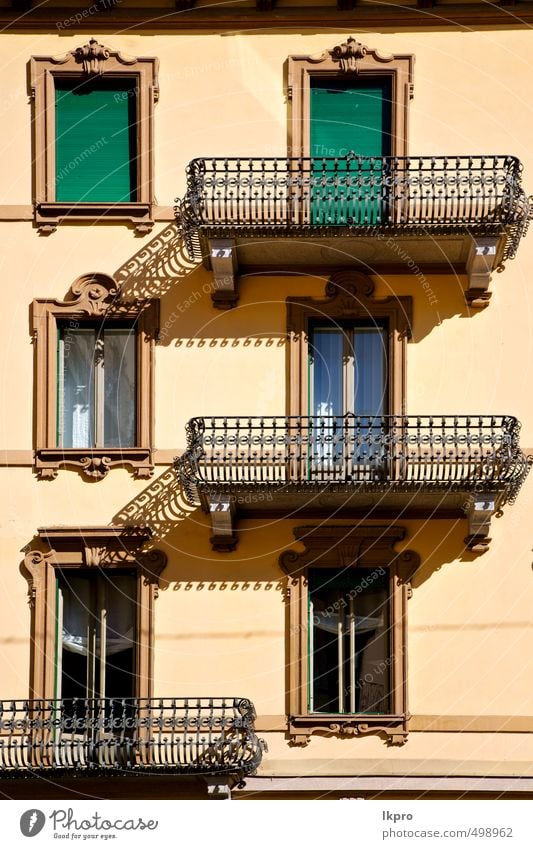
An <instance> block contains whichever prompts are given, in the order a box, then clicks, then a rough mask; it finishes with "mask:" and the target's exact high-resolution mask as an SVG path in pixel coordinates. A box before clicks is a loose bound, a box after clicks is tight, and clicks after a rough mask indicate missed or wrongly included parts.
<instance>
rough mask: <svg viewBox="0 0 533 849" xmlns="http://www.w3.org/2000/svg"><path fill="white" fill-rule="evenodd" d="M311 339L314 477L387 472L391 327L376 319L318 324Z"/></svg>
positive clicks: (344, 477)
mask: <svg viewBox="0 0 533 849" xmlns="http://www.w3.org/2000/svg"><path fill="white" fill-rule="evenodd" d="M310 342H311V344H310V349H309V350H310V380H309V384H310V385H309V416H310V423H311V425H310V434H311V438H310V444H311V446H310V456H311V462H310V470H311V473H312V475H313V477H321V476H322V477H323V478H324V479H325V480H331V479H337V480H353V479H360V480H368V479H373V478H375V477H376V475H379V476H380V477H381V475H382V471H383V469H382V467H383V463H384V445H385V439H384V435H385V433H386V427H385V423H386V420H385V419H384V416H385V415H386V414H387V412H388V404H387V386H388V375H387V332H386V328H385V327H384V326H379V325H376V324H375V323H367V324H365V323H361V324H358V325H355V326H354V325H351V326H347V327H340V326H339V325H324V326H316V327H314V328H313V329H312V332H311V339H310Z"/></svg>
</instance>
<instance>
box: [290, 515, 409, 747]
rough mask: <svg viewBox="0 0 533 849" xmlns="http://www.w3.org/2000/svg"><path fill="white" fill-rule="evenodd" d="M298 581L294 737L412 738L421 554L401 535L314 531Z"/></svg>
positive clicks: (300, 560)
mask: <svg viewBox="0 0 533 849" xmlns="http://www.w3.org/2000/svg"><path fill="white" fill-rule="evenodd" d="M294 534H295V537H296V539H297V540H298V541H299V542H300V543H302V544H303V546H304V551H303V552H296V551H288V552H285V553H284V554H282V555H281V557H280V565H281V567H282V569H283V570H284V571H285V572H286V573H287V575H288V576H289V587H288V589H289V692H288V706H287V711H288V714H289V733H290V735H291V737H292V738H293V741H294V742H295V743H299V744H305V743H307V742H308V740H309V736H310V735H311V734H313V733H315V732H325V733H340V734H364V733H369V732H372V731H375V732H377V733H380V734H384V735H386V736H387V738H388V740H389V742H391V743H403V742H405V739H406V735H407V730H408V728H407V721H408V712H407V689H406V686H407V680H406V670H407V657H406V655H407V651H406V636H407V599H408V597H409V593H410V584H409V581H410V578H411V576H412V575H413V574H414V572H415V571H416V570H417V568H418V566H419V563H420V560H419V557H418V555H417V554H416V553H415V552H413V551H409V550H403V551H402V552H401V553H400V554H398V553H396V552H395V551H394V546H395V545H396V544H397V543H398V542H399V541H401V540H403V539H404V537H405V529H404V528H401V527H396V526H379V525H364V524H359V525H357V526H355V527H354V526H353V525H351V526H341V525H331V526H329V525H322V526H320V527H313V526H305V527H300V528H296V529H295V530H294Z"/></svg>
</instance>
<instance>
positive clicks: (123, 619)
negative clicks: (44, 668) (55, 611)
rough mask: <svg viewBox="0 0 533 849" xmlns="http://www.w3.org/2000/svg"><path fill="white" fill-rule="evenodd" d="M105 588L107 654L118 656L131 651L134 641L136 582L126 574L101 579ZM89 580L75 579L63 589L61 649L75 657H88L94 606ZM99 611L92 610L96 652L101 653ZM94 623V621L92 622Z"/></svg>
mask: <svg viewBox="0 0 533 849" xmlns="http://www.w3.org/2000/svg"><path fill="white" fill-rule="evenodd" d="M99 580H100V581H102V582H105V583H104V586H105V609H106V622H107V628H106V655H108V656H109V655H113V654H117V653H118V652H121V651H124V649H128V648H131V646H132V645H133V643H134V640H135V618H136V604H135V579H134V578H133V577H132V576H129V575H118V576H113V577H110V579H109V580H107V579H104V578H100V579H99ZM91 584H93V582H92V581H91V579H90V578H79V577H74V578H71V579H69V580H68V585H65V586H64V587H63V634H62V642H63V648H64V649H65V650H66V651H69V652H74V653H75V654H80V655H86V654H87V629H88V625H89V617H90V615H91V612H92V605H93V604H94V597H95V593H94V585H93V586H92V587H91ZM100 613H101V611H100V610H99V609H96V610H95V611H94V618H95V619H96V621H97V638H96V653H97V655H99V654H100V637H99V620H100ZM93 621H94V620H93Z"/></svg>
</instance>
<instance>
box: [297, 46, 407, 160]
mask: <svg viewBox="0 0 533 849" xmlns="http://www.w3.org/2000/svg"><path fill="white" fill-rule="evenodd" d="M413 68H414V57H413V56H411V55H405V54H402V55H395V56H381V55H380V54H379V53H378V52H377V51H376V50H372V49H370V48H368V47H366V46H365V45H364V44H361V43H360V42H358V41H356V40H355V39H354V38H348V39H347V41H346V42H344V43H343V44H339V45H337V46H336V47H334V48H332V49H331V50H326V51H324V53H323V54H322V55H321V56H316V55H315V56H289V61H288V89H289V98H290V99H291V101H292V111H291V121H290V124H289V155H290V156H311V157H324V156H327V157H336V156H339V157H344V156H346V155H347V154H348V153H350V151H353V152H354V153H355V154H356V155H358V156H369V157H370V156H374V157H375V156H406V155H407V109H408V104H409V99H410V98H412V96H413Z"/></svg>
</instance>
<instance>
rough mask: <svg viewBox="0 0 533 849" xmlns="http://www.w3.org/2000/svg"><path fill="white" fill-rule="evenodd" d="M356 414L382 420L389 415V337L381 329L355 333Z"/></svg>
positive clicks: (358, 330) (364, 329) (356, 331)
mask: <svg viewBox="0 0 533 849" xmlns="http://www.w3.org/2000/svg"><path fill="white" fill-rule="evenodd" d="M354 348H355V375H354V380H355V386H354V397H355V410H354V413H355V414H356V415H358V416H382V415H384V414H386V412H387V394H386V387H387V371H386V354H387V334H386V332H385V330H384V329H383V328H380V327H358V328H357V329H356V330H355V331H354Z"/></svg>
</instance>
